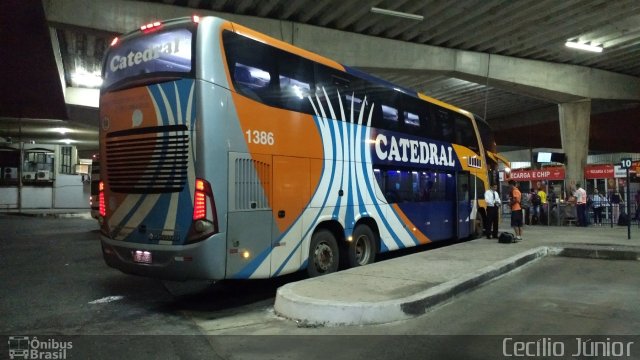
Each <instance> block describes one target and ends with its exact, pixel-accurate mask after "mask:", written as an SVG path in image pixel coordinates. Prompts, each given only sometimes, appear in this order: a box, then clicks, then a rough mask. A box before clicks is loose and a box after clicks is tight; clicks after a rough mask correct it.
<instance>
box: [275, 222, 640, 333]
mask: <svg viewBox="0 0 640 360" xmlns="http://www.w3.org/2000/svg"><path fill="white" fill-rule="evenodd" d="M503 225H504V226H501V229H500V231H509V230H510V229H508V228H507V226H508V224H507V223H506V222H505V223H503ZM523 238H524V240H523V241H521V242H518V243H514V244H500V243H498V242H497V240H495V239H492V240H488V239H485V238H482V239H478V240H473V241H468V242H464V243H460V244H455V245H452V246H446V247H442V248H438V249H434V250H428V251H424V252H420V253H416V254H411V255H407V256H403V257H399V258H395V259H391V260H386V261H383V262H379V263H375V264H371V265H367V266H363V267H358V268H353V269H349V270H346V271H341V272H338V273H335V274H330V275H326V276H322V277H318V278H312V279H307V280H303V281H299V282H295V283H290V284H287V285H285V286H282V287H281V288H279V289H278V292H277V295H276V300H275V305H274V309H275V311H276V313H277V314H279V315H281V316H284V317H286V318H289V319H293V320H297V321H299V322H300V323H302V324H307V325H310V326H311V325H325V326H332V325H369V324H381V323H388V322H393V321H399V320H404V319H409V318H412V317H415V316H418V315H421V314H424V313H425V312H426V311H428V310H429V309H430V308H431V307H433V306H436V305H438V304H442V303H444V302H446V301H448V300H450V299H452V298H453V297H455V296H458V295H460V294H463V293H464V292H467V291H470V290H472V289H474V288H476V287H477V286H480V285H482V284H485V283H487V282H489V281H492V280H495V279H497V278H499V277H500V276H503V275H504V274H507V273H508V272H510V271H513V270H516V269H518V268H520V267H522V266H525V265H527V264H530V263H532V262H534V261H536V260H538V259H540V258H542V257H545V256H554V255H555V256H570V257H585V258H598V259H612V260H640V227H638V225H634V226H632V230H631V239H630V240H629V239H627V228H626V227H620V226H614V227H613V228H611V227H593V226H591V227H588V228H582V227H575V226H565V227H558V226H526V227H525V229H524V234H523Z"/></svg>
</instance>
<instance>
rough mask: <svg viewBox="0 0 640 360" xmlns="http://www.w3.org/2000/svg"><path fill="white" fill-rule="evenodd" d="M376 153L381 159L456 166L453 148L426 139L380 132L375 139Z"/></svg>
mask: <svg viewBox="0 0 640 360" xmlns="http://www.w3.org/2000/svg"><path fill="white" fill-rule="evenodd" d="M375 144H376V145H375V148H376V155H377V156H378V158H379V159H380V160H389V161H401V162H405V163H406V162H409V163H414V164H431V165H442V166H455V165H456V162H455V160H454V159H453V148H452V147H451V146H447V147H445V146H444V145H440V146H439V147H438V145H437V144H433V143H428V142H425V141H419V140H411V139H404V138H399V139H396V137H395V136H391V137H390V139H387V136H386V135H385V134H378V136H377V137H376V141H375Z"/></svg>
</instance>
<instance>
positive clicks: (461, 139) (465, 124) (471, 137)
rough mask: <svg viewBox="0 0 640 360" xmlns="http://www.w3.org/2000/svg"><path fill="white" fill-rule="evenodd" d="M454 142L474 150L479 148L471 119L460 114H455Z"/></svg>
mask: <svg viewBox="0 0 640 360" xmlns="http://www.w3.org/2000/svg"><path fill="white" fill-rule="evenodd" d="M455 143H456V144H460V145H463V146H466V147H468V148H469V149H471V150H474V151H479V150H480V147H479V146H478V140H477V138H476V133H475V130H474V129H473V124H472V123H471V120H470V119H469V118H466V117H464V116H462V115H460V114H456V115H455Z"/></svg>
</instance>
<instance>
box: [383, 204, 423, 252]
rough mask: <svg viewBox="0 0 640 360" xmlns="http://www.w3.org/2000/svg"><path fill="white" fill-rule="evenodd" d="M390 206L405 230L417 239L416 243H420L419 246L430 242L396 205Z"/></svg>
mask: <svg viewBox="0 0 640 360" xmlns="http://www.w3.org/2000/svg"><path fill="white" fill-rule="evenodd" d="M391 206H392V207H393V210H395V212H396V214H397V215H398V216H399V217H400V220H402V222H403V223H404V224H405V226H406V227H407V230H409V231H411V233H412V234H413V236H415V237H416V239H418V242H420V244H427V243H430V242H431V240H429V238H428V237H427V236H426V235H425V234H423V233H422V232H421V231H420V230H418V228H417V227H416V226H415V224H414V223H413V222H411V220H409V218H408V217H407V216H406V215H405V214H404V212H402V210H401V209H400V207H399V206H398V204H392V205H391Z"/></svg>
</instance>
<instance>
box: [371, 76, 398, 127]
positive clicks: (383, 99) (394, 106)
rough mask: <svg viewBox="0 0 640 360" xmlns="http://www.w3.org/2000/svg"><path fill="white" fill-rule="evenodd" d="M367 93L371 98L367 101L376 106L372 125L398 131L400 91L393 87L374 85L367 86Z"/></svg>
mask: <svg viewBox="0 0 640 360" xmlns="http://www.w3.org/2000/svg"><path fill="white" fill-rule="evenodd" d="M367 95H368V97H367V98H368V99H370V100H367V101H368V102H369V103H370V104H373V107H374V108H373V117H372V120H371V126H373V127H376V128H379V129H385V130H392V131H398V130H399V129H400V112H399V106H398V105H399V101H398V99H399V96H398V93H397V92H396V91H395V90H392V89H388V88H385V87H382V86H375V85H373V86H370V87H369V88H367ZM369 97H370V98H369Z"/></svg>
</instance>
